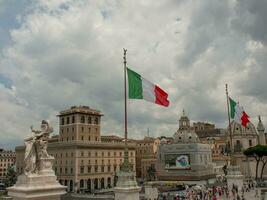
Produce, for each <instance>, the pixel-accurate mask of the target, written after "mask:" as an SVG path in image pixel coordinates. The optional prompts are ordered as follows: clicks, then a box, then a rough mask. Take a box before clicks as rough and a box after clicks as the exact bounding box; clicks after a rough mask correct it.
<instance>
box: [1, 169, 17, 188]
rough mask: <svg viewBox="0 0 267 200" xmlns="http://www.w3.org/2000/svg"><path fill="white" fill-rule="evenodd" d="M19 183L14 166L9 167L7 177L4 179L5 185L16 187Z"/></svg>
mask: <svg viewBox="0 0 267 200" xmlns="http://www.w3.org/2000/svg"><path fill="white" fill-rule="evenodd" d="M16 181H17V176H16V172H15V169H14V166H8V168H7V171H6V176H5V178H4V184H5V186H6V187H10V186H12V185H14V184H15V183H16Z"/></svg>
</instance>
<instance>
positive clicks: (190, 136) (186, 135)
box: [173, 130, 199, 143]
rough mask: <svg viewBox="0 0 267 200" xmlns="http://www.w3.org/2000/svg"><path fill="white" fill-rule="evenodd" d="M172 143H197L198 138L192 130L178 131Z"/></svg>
mask: <svg viewBox="0 0 267 200" xmlns="http://www.w3.org/2000/svg"><path fill="white" fill-rule="evenodd" d="M173 138H174V143H198V142H199V138H198V136H197V134H196V133H195V132H194V131H192V130H178V131H177V132H176V133H175V134H174V135H173Z"/></svg>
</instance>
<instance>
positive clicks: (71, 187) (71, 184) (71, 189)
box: [70, 180, 73, 192]
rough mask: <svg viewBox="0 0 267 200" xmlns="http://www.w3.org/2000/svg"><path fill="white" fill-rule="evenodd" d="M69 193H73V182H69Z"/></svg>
mask: <svg viewBox="0 0 267 200" xmlns="http://www.w3.org/2000/svg"><path fill="white" fill-rule="evenodd" d="M70 191H71V192H72V191H73V180H70Z"/></svg>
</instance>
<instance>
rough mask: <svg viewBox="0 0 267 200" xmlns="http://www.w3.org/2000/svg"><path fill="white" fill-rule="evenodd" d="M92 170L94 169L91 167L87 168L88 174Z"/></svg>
mask: <svg viewBox="0 0 267 200" xmlns="http://www.w3.org/2000/svg"><path fill="white" fill-rule="evenodd" d="M91 168H92V167H91V166H90V165H89V166H88V167H87V170H88V173H91Z"/></svg>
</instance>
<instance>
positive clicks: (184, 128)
mask: <svg viewBox="0 0 267 200" xmlns="http://www.w3.org/2000/svg"><path fill="white" fill-rule="evenodd" d="M156 169H157V177H158V180H160V181H181V182H183V183H189V184H206V183H207V181H210V182H213V181H214V180H215V173H214V170H213V164H212V157H211V148H210V145H209V144H202V143H201V142H200V140H199V137H198V135H197V134H196V133H195V130H194V129H193V128H192V127H191V126H190V120H189V118H188V117H187V116H186V115H185V112H184V111H183V116H182V117H181V118H180V120H179V129H178V130H177V131H176V132H175V133H174V135H173V142H171V143H166V142H165V141H164V140H162V141H161V144H160V145H159V146H158V152H157V163H156Z"/></svg>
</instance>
